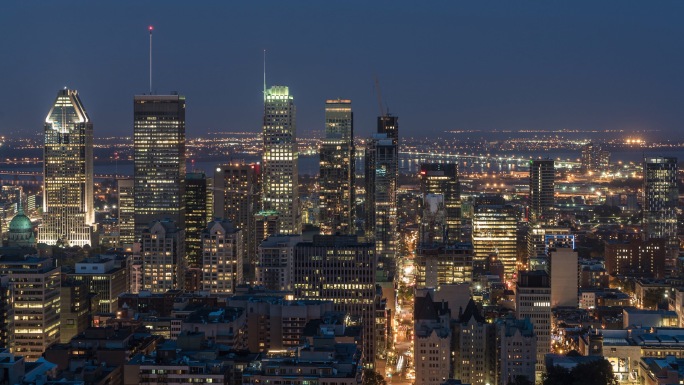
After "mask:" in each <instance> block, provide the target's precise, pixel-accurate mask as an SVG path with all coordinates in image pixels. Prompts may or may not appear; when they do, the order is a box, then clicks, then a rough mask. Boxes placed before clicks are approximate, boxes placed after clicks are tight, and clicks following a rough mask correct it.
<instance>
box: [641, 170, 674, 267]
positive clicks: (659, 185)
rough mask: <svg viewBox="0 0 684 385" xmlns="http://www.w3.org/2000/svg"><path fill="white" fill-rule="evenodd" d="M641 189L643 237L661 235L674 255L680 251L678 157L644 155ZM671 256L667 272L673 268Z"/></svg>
mask: <svg viewBox="0 0 684 385" xmlns="http://www.w3.org/2000/svg"><path fill="white" fill-rule="evenodd" d="M643 191H644V202H643V220H642V226H643V230H644V232H645V233H646V237H647V238H649V239H651V238H664V239H665V240H666V242H667V245H668V246H669V247H670V248H671V250H672V255H673V256H676V255H677V253H678V252H679V239H678V238H677V204H678V199H679V188H678V186H677V158H666V157H657V158H645V159H644V186H643ZM671 259H672V258H669V261H668V262H669V263H668V272H670V271H672V270H673V269H672V267H673V266H672V265H673V261H672V260H671Z"/></svg>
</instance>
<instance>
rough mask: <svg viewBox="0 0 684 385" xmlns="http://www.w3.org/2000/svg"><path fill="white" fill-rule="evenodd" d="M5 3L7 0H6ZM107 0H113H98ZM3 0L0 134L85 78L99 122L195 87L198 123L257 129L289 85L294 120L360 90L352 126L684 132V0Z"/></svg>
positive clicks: (102, 131) (34, 122)
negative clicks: (268, 95)
mask: <svg viewBox="0 0 684 385" xmlns="http://www.w3.org/2000/svg"><path fill="white" fill-rule="evenodd" d="M8 3H9V4H8ZM105 3H106V4H105ZM189 3H190V2H187V1H169V0H165V1H110V2H103V1H82V2H75V1H11V2H10V1H7V2H3V4H2V5H0V30H1V31H2V37H0V41H1V42H2V44H1V45H0V47H2V51H1V53H0V58H1V60H0V79H2V85H1V89H2V92H0V134H8V133H9V134H10V135H12V134H13V133H15V132H21V134H23V135H26V134H33V133H35V134H37V133H40V132H42V129H43V122H44V119H45V116H46V115H47V113H48V111H49V109H50V106H51V103H52V102H53V101H54V99H55V96H56V93H57V91H58V90H59V89H61V88H63V87H64V86H68V87H69V88H74V89H77V90H79V92H80V94H81V98H82V100H83V103H84V105H85V107H86V109H87V110H88V112H89V114H90V117H91V119H92V120H93V123H94V129H95V135H96V137H99V136H106V135H132V131H133V128H132V107H133V101H132V100H133V95H134V94H137V93H144V92H147V90H148V52H147V49H148V32H147V26H148V25H150V24H151V25H154V28H155V32H154V74H155V75H154V89H155V90H156V92H158V93H167V92H168V91H178V92H180V93H181V94H184V95H186V97H187V132H188V135H189V136H197V135H202V134H204V133H207V132H210V131H254V132H257V131H259V130H260V129H261V128H260V126H261V115H262V103H263V98H262V93H261V91H262V52H263V49H266V50H267V51H268V64H267V79H268V83H269V85H273V84H278V85H287V86H289V87H290V91H291V93H292V94H293V95H294V97H295V103H296V104H297V108H298V112H297V114H298V115H297V120H298V132H299V135H300V136H310V132H311V131H312V130H319V131H320V130H321V129H322V126H323V106H324V101H325V99H326V98H337V97H340V98H351V99H352V100H353V107H354V111H355V124H356V132H357V135H361V136H366V135H368V134H369V133H371V132H372V130H373V129H374V125H375V117H376V116H377V115H378V109H379V108H378V103H377V100H376V96H375V93H374V77H375V76H376V75H377V77H378V79H379V80H380V84H381V90H382V95H383V99H384V103H385V104H387V106H389V110H390V112H392V113H393V114H395V115H398V116H399V118H400V119H399V122H400V130H401V134H402V135H407V136H408V135H419V136H426V135H432V136H437V135H440V134H442V133H443V132H444V131H445V130H453V129H464V130H465V129H472V130H497V129H498V130H502V129H512V130H517V129H564V128H572V129H582V130H590V129H591V130H594V129H624V130H641V129H650V130H661V136H663V137H670V138H678V139H683V138H684V130H682V122H683V121H684V119H683V118H684V108H682V107H683V106H682V104H683V103H682V102H683V100H682V95H683V92H684V75H683V74H684V22H682V20H683V18H684V2H682V1H656V2H646V1H510V0H505V1H453V0H449V1H430V2H417V1H386V2H385V1H380V2H377V1H370V2H362V1H352V2H347V1H336V2H328V1H321V2H313V1H307V2H305V1H294V2H293V1H244V2H239V3H238V2H233V1H194V2H192V5H190V4H189Z"/></svg>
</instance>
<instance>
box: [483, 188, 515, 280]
mask: <svg viewBox="0 0 684 385" xmlns="http://www.w3.org/2000/svg"><path fill="white" fill-rule="evenodd" d="M481 203H484V204H481ZM487 203H500V202H495V201H493V202H485V201H479V200H476V204H475V207H474V212H473V235H472V238H473V248H474V250H475V256H474V258H473V261H474V263H475V265H476V267H483V266H485V265H486V261H487V259H488V257H489V256H491V255H495V256H496V257H497V259H498V260H499V261H500V262H501V263H502V264H503V267H504V274H505V278H506V279H507V280H511V279H513V278H514V276H515V272H516V270H517V269H516V261H517V228H518V211H517V210H516V209H515V208H514V207H513V206H510V205H505V204H487Z"/></svg>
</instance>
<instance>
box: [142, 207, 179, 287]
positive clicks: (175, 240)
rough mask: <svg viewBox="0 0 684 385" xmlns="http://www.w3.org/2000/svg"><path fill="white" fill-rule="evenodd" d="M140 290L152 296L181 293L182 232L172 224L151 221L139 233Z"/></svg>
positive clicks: (169, 222) (170, 222)
mask: <svg viewBox="0 0 684 385" xmlns="http://www.w3.org/2000/svg"><path fill="white" fill-rule="evenodd" d="M141 254H142V268H143V274H142V278H143V282H142V288H143V289H144V290H148V291H150V292H152V293H165V292H167V291H168V290H177V289H178V290H182V289H183V288H184V282H183V280H184V278H185V270H186V267H187V266H186V262H185V230H183V229H180V228H178V226H176V224H175V223H174V222H173V221H170V220H164V221H154V222H152V223H151V224H150V225H149V227H148V228H147V229H145V231H143V233H142V242H141Z"/></svg>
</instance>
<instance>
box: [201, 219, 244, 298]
mask: <svg viewBox="0 0 684 385" xmlns="http://www.w3.org/2000/svg"><path fill="white" fill-rule="evenodd" d="M201 241H202V290H204V291H207V292H210V293H214V294H233V293H235V288H236V287H237V285H240V284H242V283H243V280H242V258H243V255H244V244H243V242H242V231H241V230H240V229H238V228H236V227H235V226H234V225H233V223H232V222H231V221H228V220H225V219H216V220H214V221H211V222H209V224H208V225H207V226H206V228H205V229H203V230H202V234H201Z"/></svg>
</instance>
